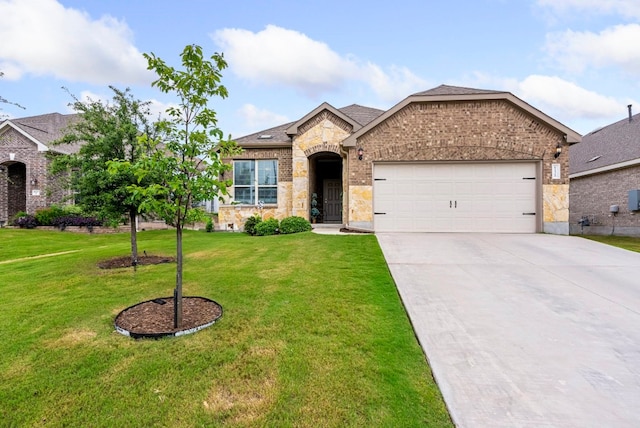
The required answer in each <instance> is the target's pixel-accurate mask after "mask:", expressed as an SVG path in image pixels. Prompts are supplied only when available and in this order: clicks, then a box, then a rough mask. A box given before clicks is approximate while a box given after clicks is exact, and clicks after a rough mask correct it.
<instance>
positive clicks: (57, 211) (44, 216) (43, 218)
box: [36, 205, 67, 226]
mask: <svg viewBox="0 0 640 428" xmlns="http://www.w3.org/2000/svg"><path fill="white" fill-rule="evenodd" d="M65 215H67V212H66V211H65V210H64V209H63V208H61V207H59V206H57V205H52V206H51V207H49V208H44V209H41V210H38V211H36V220H38V224H40V225H41V226H55V225H54V224H53V222H54V221H55V220H56V219H57V218H58V217H62V216H65Z"/></svg>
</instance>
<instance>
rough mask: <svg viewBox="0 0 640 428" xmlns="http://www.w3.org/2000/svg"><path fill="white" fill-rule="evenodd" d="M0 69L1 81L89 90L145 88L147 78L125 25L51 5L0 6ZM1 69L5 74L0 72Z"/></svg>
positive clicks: (6, 1)
mask: <svg viewBox="0 0 640 428" xmlns="http://www.w3.org/2000/svg"><path fill="white" fill-rule="evenodd" d="M0 16H2V17H4V19H3V22H2V25H0V40H3V41H7V40H13V41H16V40H19V41H20V43H13V42H12V43H5V42H3V43H0V64H2V65H1V66H2V67H3V69H5V70H7V77H10V78H12V79H17V78H19V77H20V76H21V75H22V74H25V73H29V74H34V75H43V76H45V75H51V76H55V77H57V78H59V79H64V80H68V81H80V82H87V83H94V84H116V83H125V84H134V83H149V82H150V81H151V80H152V79H153V75H152V74H151V73H150V72H149V71H147V70H146V61H145V60H144V58H143V57H142V55H141V53H140V52H139V51H138V50H137V49H136V47H135V46H134V45H133V41H132V39H133V35H132V32H131V30H130V29H129V27H128V26H127V24H126V23H125V22H123V21H119V20H117V19H115V18H113V17H110V16H103V17H102V18H100V19H98V20H93V19H92V18H91V17H89V16H88V15H87V14H85V13H82V12H80V11H78V10H74V9H71V8H65V7H64V6H62V5H61V4H60V3H58V2H57V1H55V0H0ZM5 67H6V68H5Z"/></svg>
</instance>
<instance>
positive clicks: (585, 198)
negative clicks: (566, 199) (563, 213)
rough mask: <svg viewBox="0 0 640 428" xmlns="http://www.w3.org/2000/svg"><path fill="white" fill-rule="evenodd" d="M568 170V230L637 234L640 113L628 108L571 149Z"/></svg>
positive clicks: (639, 219) (639, 228)
mask: <svg viewBox="0 0 640 428" xmlns="http://www.w3.org/2000/svg"><path fill="white" fill-rule="evenodd" d="M569 173H570V175H569V179H570V181H571V191H570V201H571V204H570V209H569V212H570V215H569V221H570V224H571V229H570V232H571V233H572V234H579V233H588V234H598V235H600V234H605V235H635V236H640V210H639V208H640V207H639V206H638V198H639V197H640V114H636V115H635V116H634V115H632V112H631V106H629V116H628V118H625V119H623V120H620V121H618V122H616V123H613V124H611V125H608V126H605V127H604V128H600V129H597V130H595V131H593V132H590V133H589V134H587V135H585V136H584V137H583V138H582V142H581V143H580V144H576V145H574V146H573V147H571V156H570V162H569ZM616 211H617V212H616Z"/></svg>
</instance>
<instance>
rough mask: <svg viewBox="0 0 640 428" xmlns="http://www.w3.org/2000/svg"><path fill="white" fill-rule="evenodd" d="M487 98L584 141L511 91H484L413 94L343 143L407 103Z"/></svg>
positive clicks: (575, 140)
mask: <svg viewBox="0 0 640 428" xmlns="http://www.w3.org/2000/svg"><path fill="white" fill-rule="evenodd" d="M487 100H506V101H509V102H511V103H512V104H514V105H516V106H517V107H519V108H520V109H522V110H524V111H526V112H527V113H528V114H530V115H532V116H534V117H536V118H538V119H540V120H542V121H543V122H545V123H546V124H548V125H549V126H551V127H552V128H554V129H556V130H558V131H560V132H562V133H563V134H564V135H566V136H567V143H569V144H574V143H579V142H580V141H582V137H581V136H580V134H578V133H577V132H575V131H574V130H572V129H571V128H568V127H567V126H565V125H563V124H562V123H560V122H558V121H557V120H555V119H553V118H552V117H550V116H548V115H546V114H545V113H543V112H541V111H540V110H538V109H536V108H534V107H532V106H531V105H529V104H527V103H526V102H524V101H522V100H521V99H520V98H518V97H516V96H515V95H513V94H511V93H510V92H496V93H483V94H470V95H469V94H467V95H412V96H410V97H407V98H405V99H404V100H402V101H401V102H399V103H398V104H396V105H395V106H393V107H392V108H391V109H389V110H387V111H386V112H384V113H383V114H381V115H380V116H378V117H377V118H376V119H374V120H373V121H372V122H370V123H369V124H367V125H366V126H365V127H363V128H361V129H360V130H359V131H357V132H354V133H353V134H351V135H350V136H349V137H347V138H346V139H345V140H344V141H343V143H342V145H343V146H344V147H355V146H356V143H357V140H358V138H359V137H360V136H361V135H363V134H364V133H366V132H368V131H369V130H371V129H373V128H375V127H376V126H377V125H379V124H380V123H382V122H384V121H385V120H386V119H387V118H389V117H390V116H392V115H393V114H395V113H397V112H398V111H400V110H401V109H403V108H404V107H406V106H407V105H409V104H411V103H433V102H447V101H487Z"/></svg>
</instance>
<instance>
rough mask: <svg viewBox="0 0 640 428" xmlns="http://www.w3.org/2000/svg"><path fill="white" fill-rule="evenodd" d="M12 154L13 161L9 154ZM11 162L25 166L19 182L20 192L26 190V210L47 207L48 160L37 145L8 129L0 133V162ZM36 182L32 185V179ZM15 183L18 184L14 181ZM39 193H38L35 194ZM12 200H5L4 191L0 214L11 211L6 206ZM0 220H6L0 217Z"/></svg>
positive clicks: (0, 203)
mask: <svg viewBox="0 0 640 428" xmlns="http://www.w3.org/2000/svg"><path fill="white" fill-rule="evenodd" d="M12 154H13V161H12V160H11V155H12ZM11 162H20V163H23V164H24V165H25V166H26V176H25V182H24V183H20V184H21V187H20V190H19V191H20V192H26V211H27V212H28V213H30V214H33V213H35V212H36V210H38V209H40V208H44V207H47V206H48V204H49V203H50V201H49V200H48V197H47V195H48V193H47V191H46V190H47V185H48V181H47V178H48V177H47V168H48V160H47V158H46V156H45V153H44V152H39V151H38V149H37V146H36V145H35V144H34V143H33V142H31V141H29V140H27V139H26V138H25V137H24V136H22V135H21V134H19V133H18V132H16V131H15V130H14V129H9V130H7V131H5V132H4V133H2V134H1V135H0V164H3V163H4V164H5V166H7V165H8V164H9V163H11ZM34 180H35V182H37V184H34V185H32V184H31V182H32V181H34ZM15 185H18V183H16V184H15ZM37 193H39V195H38V194H37ZM10 203H15V202H14V201H7V198H6V193H5V197H4V198H0V215H2V214H3V213H4V215H6V214H7V212H12V211H11V208H10V207H9V206H8V205H9V204H10ZM0 220H7V219H3V218H0Z"/></svg>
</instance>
